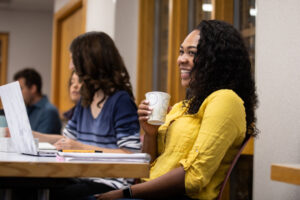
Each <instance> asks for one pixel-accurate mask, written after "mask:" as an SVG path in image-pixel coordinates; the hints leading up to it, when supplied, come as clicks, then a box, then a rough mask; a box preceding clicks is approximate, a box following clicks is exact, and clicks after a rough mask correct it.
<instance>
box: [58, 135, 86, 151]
mask: <svg viewBox="0 0 300 200" xmlns="http://www.w3.org/2000/svg"><path fill="white" fill-rule="evenodd" d="M54 146H55V147H56V149H58V150H61V149H83V147H82V144H81V143H80V142H78V141H76V140H72V139H70V138H67V137H63V138H61V139H60V140H58V141H57V142H56V143H54Z"/></svg>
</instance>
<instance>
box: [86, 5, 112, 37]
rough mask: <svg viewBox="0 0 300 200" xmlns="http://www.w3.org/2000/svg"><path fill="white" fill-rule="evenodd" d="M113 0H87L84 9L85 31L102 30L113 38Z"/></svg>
mask: <svg viewBox="0 0 300 200" xmlns="http://www.w3.org/2000/svg"><path fill="white" fill-rule="evenodd" d="M115 16H116V1H115V0H88V1H87V11H86V31H87V32H88V31H103V32H105V33H107V34H108V35H109V36H110V37H111V38H113V39H114V38H115V24H116V19H115Z"/></svg>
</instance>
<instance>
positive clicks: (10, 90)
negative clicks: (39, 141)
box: [0, 81, 37, 155]
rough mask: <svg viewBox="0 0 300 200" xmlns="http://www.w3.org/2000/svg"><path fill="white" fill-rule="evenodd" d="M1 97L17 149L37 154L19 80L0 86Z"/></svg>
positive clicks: (20, 151) (21, 151)
mask: <svg viewBox="0 0 300 200" xmlns="http://www.w3.org/2000/svg"><path fill="white" fill-rule="evenodd" d="M0 97H1V100H2V105H3V108H4V112H5V117H6V121H7V124H8V128H9V131H10V135H11V138H12V141H13V144H14V147H15V149H16V150H17V152H18V153H26V154H33V155H36V154H37V147H36V145H35V144H34V140H33V136H32V131H31V127H30V124H29V119H28V116H27V111H26V107H25V103H24V99H23V96H22V92H21V87H20V84H19V82H18V81H16V82H13V83H9V84H6V85H3V86H1V87H0Z"/></svg>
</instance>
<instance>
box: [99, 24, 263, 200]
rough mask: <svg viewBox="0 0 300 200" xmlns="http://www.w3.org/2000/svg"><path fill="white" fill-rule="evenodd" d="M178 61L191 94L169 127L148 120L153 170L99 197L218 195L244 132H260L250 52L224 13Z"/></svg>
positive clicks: (144, 112)
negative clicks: (144, 177) (142, 178)
mask: <svg viewBox="0 0 300 200" xmlns="http://www.w3.org/2000/svg"><path fill="white" fill-rule="evenodd" d="M177 62H178V66H179V68H180V74H181V84H182V86H184V87H186V88H188V93H187V96H186V99H185V100H183V101H181V102H179V103H177V104H175V105H174V106H173V108H172V109H171V111H170V112H169V113H168V114H167V117H166V121H165V123H164V124H163V125H161V126H159V127H158V126H153V125H150V124H148V123H147V120H148V118H149V117H148V116H149V114H150V113H151V111H152V110H151V108H150V107H149V102H148V101H145V100H144V101H142V102H141V104H140V105H139V109H138V114H139V120H140V124H141V126H142V128H143V130H144V131H145V137H144V143H143V152H147V153H149V154H150V155H151V157H152V163H151V169H150V177H149V178H147V179H144V181H145V182H143V183H140V184H136V185H133V186H131V187H128V188H125V189H123V190H120V189H119V190H114V191H110V192H107V193H104V194H100V195H96V197H97V198H98V199H99V200H108V199H109V200H112V199H119V198H136V199H206V200H212V199H216V198H217V196H218V193H219V190H220V187H221V183H222V182H223V180H224V178H225V176H226V172H227V171H228V169H229V167H230V164H231V162H232V161H233V159H234V157H235V155H236V154H237V152H238V150H239V148H240V147H241V144H242V142H243V140H244V138H245V137H246V135H247V136H254V135H256V128H255V124H254V122H255V115H254V110H255V108H256V103H257V96H256V89H255V82H254V78H253V74H252V71H251V63H250V60H249V54H248V52H247V49H246V47H245V45H244V42H243V39H242V37H241V36H240V34H239V32H238V31H237V30H236V29H235V28H234V27H233V26H232V25H230V24H227V23H225V22H222V21H217V20H208V21H202V22H201V23H200V25H199V26H198V27H197V28H196V29H195V30H194V31H192V32H191V33H190V34H189V35H188V36H187V37H186V38H185V40H184V41H183V43H182V44H181V46H180V49H179V57H178V60H177Z"/></svg>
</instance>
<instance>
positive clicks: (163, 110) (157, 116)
mask: <svg viewBox="0 0 300 200" xmlns="http://www.w3.org/2000/svg"><path fill="white" fill-rule="evenodd" d="M146 99H147V100H148V101H149V106H150V108H152V109H153V110H152V114H151V115H149V119H148V121H147V122H148V123H149V124H152V125H162V124H163V123H164V122H165V118H166V114H167V111H168V105H169V101H170V95H169V94H168V93H165V92H157V91H153V92H147V93H146Z"/></svg>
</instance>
